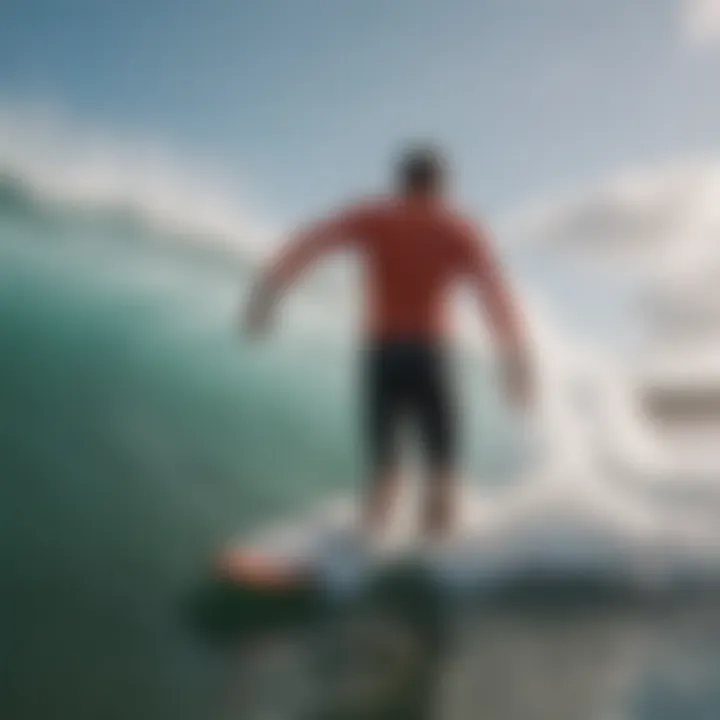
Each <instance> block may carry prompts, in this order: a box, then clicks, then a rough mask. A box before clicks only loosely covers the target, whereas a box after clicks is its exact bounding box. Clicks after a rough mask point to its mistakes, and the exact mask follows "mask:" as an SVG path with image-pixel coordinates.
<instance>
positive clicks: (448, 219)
mask: <svg viewBox="0 0 720 720" xmlns="http://www.w3.org/2000/svg"><path fill="white" fill-rule="evenodd" d="M442 212H443V223H444V225H445V227H446V229H447V232H448V234H449V235H451V236H452V237H453V238H454V239H455V240H456V241H457V242H459V243H462V244H466V243H470V244H474V243H476V242H478V241H479V240H480V239H481V238H482V237H483V230H482V223H481V222H480V221H479V220H478V219H476V218H475V217H473V216H472V215H471V214H470V213H468V212H465V211H463V210H460V209H458V208H456V207H453V206H447V207H445V208H443V211H442Z"/></svg>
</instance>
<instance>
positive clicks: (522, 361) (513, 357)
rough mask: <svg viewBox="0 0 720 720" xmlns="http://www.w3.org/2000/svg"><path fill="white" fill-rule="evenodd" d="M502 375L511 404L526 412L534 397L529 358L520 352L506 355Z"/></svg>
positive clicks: (515, 351)
mask: <svg viewBox="0 0 720 720" xmlns="http://www.w3.org/2000/svg"><path fill="white" fill-rule="evenodd" d="M502 375H503V384H504V386H505V392H506V394H507V397H508V400H509V401H510V403H511V404H512V405H514V406H515V407H517V408H519V409H522V410H526V409H527V408H528V406H529V405H530V404H531V403H532V396H533V382H532V373H531V368H530V363H529V360H528V358H527V356H526V355H525V354H524V353H522V352H520V351H519V350H514V351H512V352H509V353H508V354H506V355H505V357H504V358H503V360H502Z"/></svg>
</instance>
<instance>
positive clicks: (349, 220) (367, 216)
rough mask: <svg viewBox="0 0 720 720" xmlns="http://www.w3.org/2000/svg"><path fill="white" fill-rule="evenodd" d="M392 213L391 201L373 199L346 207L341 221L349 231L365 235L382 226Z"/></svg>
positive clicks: (363, 200) (381, 198)
mask: <svg viewBox="0 0 720 720" xmlns="http://www.w3.org/2000/svg"><path fill="white" fill-rule="evenodd" d="M392 213H393V205H392V201H391V200H388V199H387V198H383V197H371V198H364V199H362V200H359V201H356V202H353V203H350V204H348V205H346V206H345V207H344V208H343V209H342V210H341V211H340V213H339V220H340V222H341V223H342V225H343V226H344V227H345V228H346V229H347V230H349V231H351V232H353V233H355V234H364V233H369V232H372V230H373V229H375V228H378V227H380V226H382V225H383V223H384V222H385V221H386V220H387V219H388V218H390V217H391V216H392Z"/></svg>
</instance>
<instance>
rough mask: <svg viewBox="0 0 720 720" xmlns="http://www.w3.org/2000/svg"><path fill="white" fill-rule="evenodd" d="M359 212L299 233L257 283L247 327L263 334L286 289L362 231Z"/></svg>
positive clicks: (342, 214) (254, 332)
mask: <svg viewBox="0 0 720 720" xmlns="http://www.w3.org/2000/svg"><path fill="white" fill-rule="evenodd" d="M360 219H361V218H360V213H359V212H352V211H348V212H344V213H341V214H338V215H335V216H332V217H330V218H327V219H325V220H323V221H321V222H318V223H316V224H314V225H311V226H310V227H308V228H305V229H303V230H301V231H299V232H297V233H295V234H294V235H293V236H291V238H290V239H289V241H288V242H287V244H286V245H285V247H283V248H282V250H281V251H280V253H279V254H278V255H277V256H276V257H275V258H274V259H273V260H272V262H271V263H270V264H269V266H268V267H267V269H265V270H264V271H263V272H262V273H261V275H260V278H259V280H258V282H257V283H256V285H255V288H254V290H253V292H252V294H251V297H250V302H249V304H248V307H247V309H246V312H245V321H244V324H245V327H246V329H247V330H248V331H249V332H250V333H251V334H261V333H263V332H264V331H265V330H267V327H268V325H269V323H270V316H271V314H272V311H273V308H274V306H275V305H276V303H277V301H278V299H279V297H280V295H281V294H282V293H283V291H284V290H285V289H286V288H287V287H288V286H289V285H290V284H292V282H294V281H295V280H296V279H297V278H298V276H299V275H301V274H302V272H303V271H304V270H305V269H306V268H307V267H308V266H309V265H310V264H311V263H312V262H314V261H315V260H317V259H318V258H320V257H321V256H323V255H325V254H327V253H329V252H332V251H334V250H336V249H338V248H340V247H342V246H345V245H347V244H348V243H349V242H351V241H352V240H355V239H356V235H357V234H358V232H360V231H361V222H360Z"/></svg>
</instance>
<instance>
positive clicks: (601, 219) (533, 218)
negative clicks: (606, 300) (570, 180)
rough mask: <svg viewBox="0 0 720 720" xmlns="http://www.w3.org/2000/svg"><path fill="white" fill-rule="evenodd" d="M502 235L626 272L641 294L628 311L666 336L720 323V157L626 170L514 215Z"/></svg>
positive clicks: (715, 329)
mask: <svg viewBox="0 0 720 720" xmlns="http://www.w3.org/2000/svg"><path fill="white" fill-rule="evenodd" d="M504 234H505V235H507V236H509V237H510V238H511V240H512V241H513V242H516V243H518V245H519V247H520V248H522V249H523V250H524V251H525V252H529V253H531V254H532V253H534V254H538V253H541V254H543V258H545V259H547V258H550V259H553V258H555V259H557V260H559V261H563V262H566V263H567V262H568V261H574V262H576V263H577V262H579V263H584V264H585V265H586V266H591V267H593V268H595V269H596V270H597V271H600V272H603V271H604V272H605V273H606V275H605V277H607V278H608V279H610V277H611V275H612V277H618V276H619V275H620V274H622V275H623V278H624V282H625V284H626V286H627V284H628V283H629V286H630V287H631V288H633V289H634V293H633V294H634V297H635V298H636V300H639V304H633V305H632V307H629V308H628V312H630V313H631V316H632V317H633V318H634V319H635V320H636V321H639V322H640V323H647V322H649V323H651V325H652V327H653V328H654V329H655V332H658V333H662V335H663V336H664V337H667V338H668V339H669V338H671V337H678V336H679V335H683V336H690V335H693V336H695V337H700V336H703V335H707V334H708V333H709V334H713V335H715V336H717V335H718V333H719V332H720V164H718V163H710V162H708V163H704V164H703V163H698V164H684V165H675V166H669V167H661V168H656V169H654V170H645V171H633V172H624V173H619V174H618V175H617V176H616V177H614V178H611V179H610V180H609V181H607V182H605V183H602V184H600V185H598V186H597V187H594V188H590V189H588V190H585V191H582V192H576V193H574V194H571V195H568V196H566V197H564V198H562V197H561V198H559V199H556V200H554V201H552V202H547V203H545V204H543V205H539V206H536V207H535V208H531V209H528V210H526V211H524V212H520V213H518V214H516V215H515V216H514V218H513V219H512V220H511V222H510V223H508V226H507V227H506V228H505V233H504ZM610 287H611V284H610V283H608V288H610Z"/></svg>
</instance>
